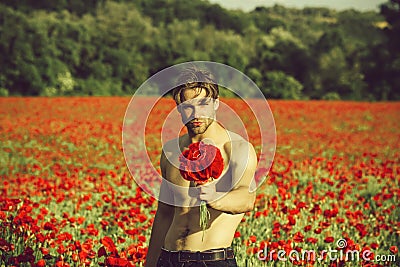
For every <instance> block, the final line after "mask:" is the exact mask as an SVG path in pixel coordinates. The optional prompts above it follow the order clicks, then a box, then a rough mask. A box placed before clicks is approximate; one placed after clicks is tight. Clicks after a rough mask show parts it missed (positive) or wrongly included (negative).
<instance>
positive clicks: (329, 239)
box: [324, 236, 335, 243]
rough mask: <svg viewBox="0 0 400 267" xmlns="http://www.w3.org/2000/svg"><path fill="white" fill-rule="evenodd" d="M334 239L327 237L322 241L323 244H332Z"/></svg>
mask: <svg viewBox="0 0 400 267" xmlns="http://www.w3.org/2000/svg"><path fill="white" fill-rule="evenodd" d="M334 240H335V239H334V238H333V237H332V236H328V237H326V238H325V239H324V242H325V243H332V242H333V241H334Z"/></svg>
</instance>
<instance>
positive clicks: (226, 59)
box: [0, 0, 400, 101]
mask: <svg viewBox="0 0 400 267" xmlns="http://www.w3.org/2000/svg"><path fill="white" fill-rule="evenodd" d="M399 7H400V1H399V0H391V1H390V2H387V3H385V4H383V5H382V6H381V10H380V13H377V12H372V11H371V12H358V11H355V10H346V11H340V12H339V11H335V10H331V9H327V8H304V9H293V8H286V7H283V6H280V5H275V6H273V7H269V8H266V7H259V8H256V9H255V10H253V11H251V12H243V11H239V10H227V9H224V8H222V7H220V6H219V5H216V4H211V3H209V2H206V1H202V0H191V1H185V0H130V1H129V0H125V1H123V0H120V1H104V0H90V1H81V0H69V1H66V0H57V1H47V0H20V1H16V0H1V1H0V95H3V96H5V95H33V96H37V95H45V96H56V95H132V94H133V93H134V92H135V90H136V89H137V88H138V87H139V86H140V85H141V84H142V83H143V82H144V81H145V80H146V79H148V78H149V77H150V76H151V75H152V74H154V73H156V72H157V71H159V70H161V69H163V68H165V67H168V66H171V65H173V64H176V63H181V62H185V61H192V60H209V61H216V62H220V63H225V64H228V65H230V66H232V67H234V68H236V69H238V70H240V71H242V72H244V73H245V74H247V75H248V76H249V77H250V78H251V79H252V80H253V81H255V82H256V83H257V85H258V86H259V87H260V89H261V90H262V91H263V93H264V94H265V95H266V96H267V97H268V98H284V99H346V100H368V101H374V100H400V94H399V93H398V92H397V91H398V90H396V89H398V88H400V73H399V72H400V52H399V51H400V42H399V36H400V33H399V28H400V23H399V21H400V11H399V10H400V8H399ZM243 90H245V88H243Z"/></svg>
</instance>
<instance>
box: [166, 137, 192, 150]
mask: <svg viewBox="0 0 400 267" xmlns="http://www.w3.org/2000/svg"><path fill="white" fill-rule="evenodd" d="M186 139H187V136H186V135H182V136H179V137H177V138H174V139H171V140H168V141H166V142H165V143H164V144H163V146H162V152H163V153H164V154H179V153H181V147H184V145H183V143H184V141H185V140H186Z"/></svg>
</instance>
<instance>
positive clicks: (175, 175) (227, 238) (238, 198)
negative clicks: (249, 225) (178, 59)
mask: <svg viewBox="0 0 400 267" xmlns="http://www.w3.org/2000/svg"><path fill="white" fill-rule="evenodd" d="M204 80H206V82H204ZM180 81H181V83H180V84H184V85H183V86H180V87H178V88H176V89H174V90H173V97H174V99H175V101H176V103H177V105H178V111H179V113H180V115H181V117H182V122H183V123H184V124H185V126H186V127H187V130H188V134H186V135H183V136H181V137H179V138H177V139H174V140H171V141H169V142H167V143H166V144H164V146H163V152H162V155H161V160H160V167H161V173H162V176H163V178H164V179H165V180H163V182H162V185H161V190H160V198H159V202H158V208H157V213H156V216H155V219H154V223H153V228H152V233H151V238H150V245H149V250H148V254H147V259H146V265H145V266H146V267H155V266H157V267H163V266H168V267H172V266H173V267H175V266H193V267H194V266H237V265H236V259H235V256H234V255H233V250H232V248H230V246H231V244H232V240H233V238H234V233H235V231H236V228H237V226H238V225H239V223H240V221H241V219H242V218H243V216H244V213H245V212H247V211H251V210H252V209H253V206H254V202H255V192H254V191H255V190H254V189H255V188H254V184H253V177H254V173H255V169H256V165H257V157H256V153H255V151H254V148H253V146H252V145H251V144H250V143H249V142H247V141H246V140H244V139H243V138H242V137H241V136H240V135H238V134H235V133H233V132H230V131H228V130H226V129H225V128H224V127H223V126H222V125H221V124H219V123H218V122H217V121H216V120H215V119H216V116H215V114H216V110H217V109H218V105H219V100H218V85H216V84H215V82H214V79H213V77H212V75H211V74H210V73H209V72H207V71H204V70H198V69H195V68H193V69H189V70H187V72H184V73H183V74H182V75H181V76H180ZM199 81H201V82H199ZM199 141H204V142H208V143H210V142H211V143H212V144H213V145H215V146H216V147H218V148H219V149H220V151H221V154H222V157H223V159H224V170H223V172H222V174H221V176H220V177H219V178H218V179H217V180H215V181H213V182H209V183H207V184H205V185H202V186H198V187H196V186H195V185H194V184H193V182H189V181H186V180H184V179H183V178H182V176H181V175H180V172H179V169H178V167H179V159H178V158H179V155H180V154H181V152H182V151H183V150H185V149H187V147H188V146H189V145H190V144H191V143H194V142H199ZM167 181H168V182H167ZM163 200H168V201H164V202H165V203H164V202H163ZM169 200H172V201H169ZM200 201H206V202H207V207H208V210H209V212H210V215H211V216H210V220H209V222H208V227H207V229H206V232H205V235H204V240H202V236H203V233H202V229H201V228H200V226H199V216H200V212H199V207H198V206H199V203H200ZM169 203H174V205H171V204H169Z"/></svg>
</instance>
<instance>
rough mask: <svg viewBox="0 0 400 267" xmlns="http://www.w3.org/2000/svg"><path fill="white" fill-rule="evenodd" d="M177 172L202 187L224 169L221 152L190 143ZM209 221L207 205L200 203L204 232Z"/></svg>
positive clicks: (206, 145)
mask: <svg viewBox="0 0 400 267" xmlns="http://www.w3.org/2000/svg"><path fill="white" fill-rule="evenodd" d="M179 162H180V166H179V171H180V173H181V175H182V177H183V178H184V179H185V180H188V181H193V182H195V184H196V186H198V185H204V184H206V183H207V182H209V181H212V180H214V179H217V178H219V177H220V175H221V173H222V171H223V169H224V159H223V158H222V155H221V151H220V150H219V149H218V148H217V147H216V146H213V145H210V144H206V143H204V142H201V141H200V142H197V143H192V144H190V145H189V147H188V149H187V150H185V151H183V152H182V154H181V155H180V156H179ZM209 219H210V212H209V211H208V209H207V203H206V202H205V201H201V203H200V227H201V228H202V230H203V238H204V232H205V229H206V227H207V224H208V220H209ZM203 238H202V240H203Z"/></svg>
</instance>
